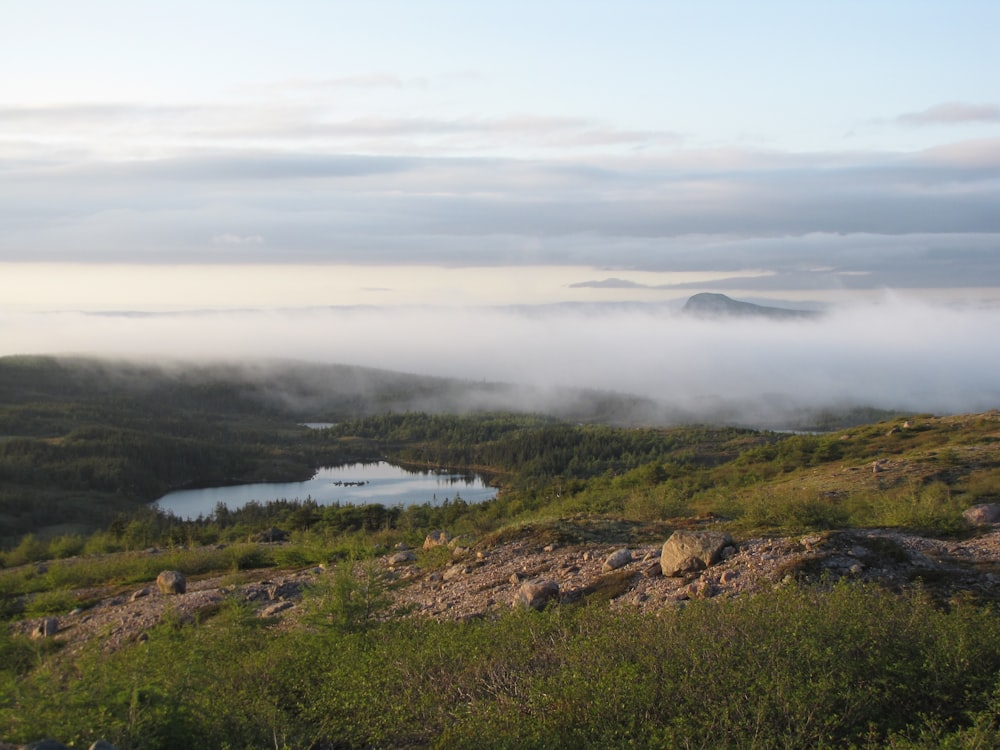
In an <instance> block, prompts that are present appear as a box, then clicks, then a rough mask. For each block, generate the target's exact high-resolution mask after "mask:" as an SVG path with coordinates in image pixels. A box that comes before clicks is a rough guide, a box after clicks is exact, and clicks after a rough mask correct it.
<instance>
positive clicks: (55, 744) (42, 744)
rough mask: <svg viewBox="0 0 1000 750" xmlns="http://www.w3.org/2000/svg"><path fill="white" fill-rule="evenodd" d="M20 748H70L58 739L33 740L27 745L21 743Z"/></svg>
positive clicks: (49, 749) (43, 749) (27, 749)
mask: <svg viewBox="0 0 1000 750" xmlns="http://www.w3.org/2000/svg"><path fill="white" fill-rule="evenodd" d="M22 750H70V749H69V748H68V747H67V746H66V745H64V744H63V743H61V742H59V741H58V740H48V739H46V740H35V741H34V742H29V743H28V744H27V745H22Z"/></svg>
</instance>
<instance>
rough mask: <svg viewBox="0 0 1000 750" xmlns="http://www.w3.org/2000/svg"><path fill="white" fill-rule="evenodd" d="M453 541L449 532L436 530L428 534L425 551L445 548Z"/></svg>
mask: <svg viewBox="0 0 1000 750" xmlns="http://www.w3.org/2000/svg"><path fill="white" fill-rule="evenodd" d="M449 541H451V537H450V536H448V532H447V531H442V530H441V529H436V530H435V531H432V532H431V533H430V534H428V535H427V536H426V537H425V538H424V549H433V548H434V547H444V546H446V545H447V544H448V542H449Z"/></svg>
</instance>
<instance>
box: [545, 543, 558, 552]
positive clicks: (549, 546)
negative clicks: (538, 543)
mask: <svg viewBox="0 0 1000 750" xmlns="http://www.w3.org/2000/svg"><path fill="white" fill-rule="evenodd" d="M555 551H556V545H554V544H546V545H545V546H544V547H542V552H555Z"/></svg>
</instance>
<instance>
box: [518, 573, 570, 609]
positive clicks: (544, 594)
mask: <svg viewBox="0 0 1000 750" xmlns="http://www.w3.org/2000/svg"><path fill="white" fill-rule="evenodd" d="M553 600H555V601H557V602H558V601H559V584H558V583H556V582H555V581H553V580H550V579H547V578H532V579H531V580H530V581H525V582H524V583H522V584H521V588H519V589H518V590H517V595H516V596H515V597H514V606H515V607H530V608H531V609H535V610H543V609H545V605H546V604H548V603H549V602H550V601H553Z"/></svg>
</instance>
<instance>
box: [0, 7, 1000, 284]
mask: <svg viewBox="0 0 1000 750" xmlns="http://www.w3.org/2000/svg"><path fill="white" fill-rule="evenodd" d="M997 28H1000V5H998V4H996V3H993V2H988V1H986V0H980V1H978V2H973V1H970V0H964V1H962V0H959V1H958V2H951V3H947V4H945V3H940V2H880V3H870V2H864V3H862V2H836V3H834V2H828V3H824V2H817V3H808V4H807V3H800V2H758V3H742V2H730V3H698V4H695V3H681V2H617V3H597V2H572V3H571V2H547V3H528V2H507V3H503V4H494V5H487V4H484V3H461V2H373V3H346V2H312V1H303V0H299V1H298V2H294V1H293V2H285V3H281V4H280V5H279V4H277V3H270V2H252V1H251V2H248V1H245V0H244V1H241V2H211V3H194V2H183V1H182V2H173V3H169V4H166V3H153V2H136V1H129V2H111V1H108V0H105V1H103V2H101V1H98V2H91V3H77V2H53V1H51V0H50V1H46V0H38V1H37V2H31V3H27V2H10V3H6V4H5V7H4V23H3V25H2V26H0V68H2V69H3V70H4V71H6V73H5V75H4V76H3V77H2V78H0V174H2V182H0V219H2V222H0V262H18V263H23V262H25V261H33V262H53V263H54V262H59V263H85V264H93V263H119V264H141V265H148V264H170V265H173V264H181V263H184V264H233V263H268V264H273V263H282V264H292V265H305V266H308V267H314V266H315V265H317V264H319V265H327V266H329V265H338V266H342V267H348V266H372V265H374V266H386V265H400V264H403V265H408V266H413V265H417V266H425V267H428V266H429V267H437V266H448V267H470V266H478V267H519V266H524V265H528V266H534V265H539V266H556V267H567V268H572V269H573V271H572V273H571V274H568V275H567V277H566V283H565V284H564V285H562V287H566V286H568V285H570V284H579V283H580V282H584V285H583V286H577V287H574V288H577V289H587V288H593V287H587V286H586V282H588V281H590V282H603V281H604V280H605V279H606V278H619V277H622V275H623V273H625V272H628V271H655V272H659V273H663V274H668V273H676V272H699V271H710V272H715V273H716V275H717V276H718V275H726V274H729V275H731V276H732V277H733V279H732V280H730V281H728V282H723V283H722V284H721V285H720V287H719V288H731V289H735V290H739V291H741V292H748V293H749V292H754V291H756V292H758V293H760V294H771V295H777V296H780V293H781V292H793V291H797V292H799V293H801V292H802V291H803V290H816V292H817V295H818V294H819V293H820V292H825V291H830V290H839V289H861V288H875V289H880V288H922V287H927V286H932V287H959V288H967V287H993V286H996V285H997V284H998V281H1000V261H998V256H1000V253H998V250H997V248H998V237H1000V211H997V210H996V207H997V205H1000V201H998V199H1000V182H998V178H1000V94H998V93H997V88H996V72H997V71H1000V47H998V45H996V44H995V37H994V35H995V30H996V29H997ZM587 268H593V269H594V270H595V272H594V273H593V274H590V273H586V272H583V271H578V270H577V269H587ZM604 271H607V273H604ZM747 271H752V272H760V271H765V272H767V273H766V274H760V273H756V274H755V275H749V276H748V275H745V274H744V273H743V272H747ZM619 272H621V273H619ZM581 273H582V276H581ZM625 278H626V280H627V281H634V280H633V279H629V278H628V277H627V273H626V274H625ZM664 278H666V277H664ZM671 279H673V281H675V282H677V283H684V281H683V279H682V278H681V277H671ZM669 283H673V282H671V281H669V280H668V281H666V282H665V283H664V284H658V285H656V286H664V285H667V284H669ZM562 287H560V288H562ZM636 288H638V287H637V286H636V284H633V285H632V289H633V290H634V289H636ZM620 296H627V295H626V292H624V291H622V292H620ZM512 301H516V300H512Z"/></svg>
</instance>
